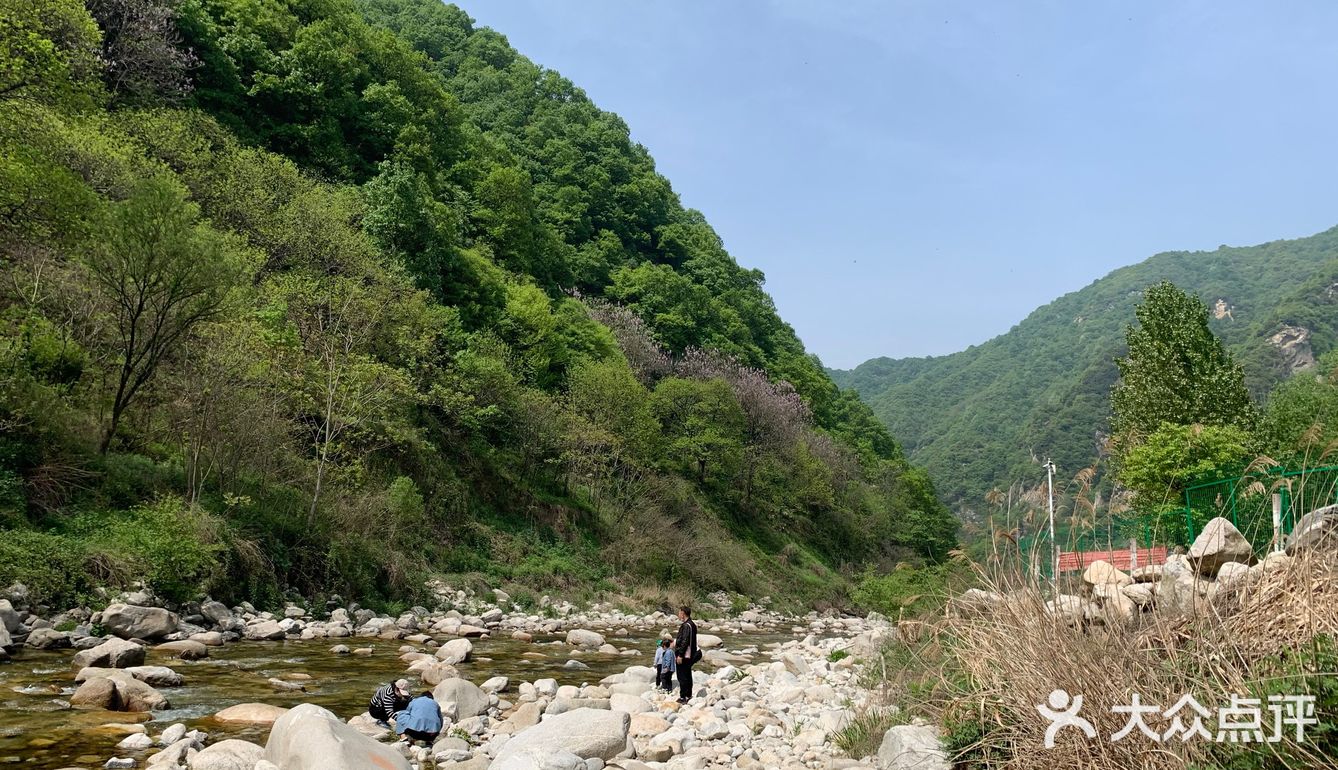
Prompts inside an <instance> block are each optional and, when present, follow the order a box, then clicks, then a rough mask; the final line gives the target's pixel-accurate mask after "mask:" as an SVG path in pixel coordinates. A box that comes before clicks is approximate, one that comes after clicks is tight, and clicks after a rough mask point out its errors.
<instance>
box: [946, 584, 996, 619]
mask: <svg viewBox="0 0 1338 770" xmlns="http://www.w3.org/2000/svg"><path fill="white" fill-rule="evenodd" d="M1003 599H1004V598H1003V594H1000V593H997V592H995V591H985V590H982V589H979V588H968V589H966V590H965V591H963V592H962V595H961V596H959V597H957V602H956V609H957V610H958V611H959V612H961V613H962V614H963V615H964V616H967V617H969V616H972V615H977V614H979V613H981V612H984V611H985V610H988V609H990V608H992V607H996V606H998V605H1000V604H1002V603H1003Z"/></svg>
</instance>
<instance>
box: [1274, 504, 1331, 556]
mask: <svg viewBox="0 0 1338 770" xmlns="http://www.w3.org/2000/svg"><path fill="white" fill-rule="evenodd" d="M1336 532H1338V505H1330V506H1326V507H1324V508H1316V509H1315V510H1313V511H1311V512H1310V513H1307V514H1306V515H1304V516H1302V517H1301V520H1300V521H1298V522H1296V527H1295V529H1293V530H1292V533H1291V534H1290V535H1288V536H1287V547H1286V551H1287V555H1288V556H1297V555H1299V554H1301V553H1304V552H1305V551H1308V550H1312V549H1315V548H1318V547H1320V546H1325V545H1332V543H1333V540H1334V537H1335V533H1336Z"/></svg>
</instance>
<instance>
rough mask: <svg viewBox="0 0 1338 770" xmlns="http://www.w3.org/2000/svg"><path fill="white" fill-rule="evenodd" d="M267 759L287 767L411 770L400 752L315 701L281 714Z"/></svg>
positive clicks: (288, 769)
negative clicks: (370, 736)
mask: <svg viewBox="0 0 1338 770" xmlns="http://www.w3.org/2000/svg"><path fill="white" fill-rule="evenodd" d="M264 758H265V760H266V761H269V762H273V763H274V764H275V765H277V766H278V767H280V768H283V770H366V768H378V770H410V767H409V761H408V760H407V759H405V758H404V757H403V756H402V755H401V754H400V753H399V752H398V751H395V750H394V749H393V748H391V747H390V746H387V745H385V744H383V743H377V742H376V741H374V740H372V739H371V738H368V737H367V736H365V735H363V734H362V733H360V732H358V731H357V730H356V729H354V728H353V727H350V726H348V725H347V724H344V723H343V722H341V721H340V720H339V718H338V717H336V716H335V715H334V714H333V713H331V712H329V711H327V710H326V709H323V708H321V707H320V706H317V705H315V704H312V703H303V704H301V705H300V706H294V707H293V708H291V709H289V710H288V713H286V714H284V715H283V716H281V717H279V719H278V720H277V721H276V722H275V723H274V726H273V727H272V728H270V733H269V740H268V741H267V742H266V743H265V757H264Z"/></svg>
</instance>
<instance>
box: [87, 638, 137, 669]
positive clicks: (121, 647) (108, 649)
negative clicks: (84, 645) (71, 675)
mask: <svg viewBox="0 0 1338 770" xmlns="http://www.w3.org/2000/svg"><path fill="white" fill-rule="evenodd" d="M71 663H72V664H73V666H74V668H75V670H80V669H85V668H88V667H89V666H97V667H98V668H130V667H131V666H142V665H144V648H143V647H140V646H139V645H138V644H135V643H134V642H127V641H125V640H124V639H108V640H107V641H105V642H103V643H102V644H99V645H98V646H96V647H90V648H88V649H87V650H80V651H79V652H76V653H75V654H74V660H73V661H71Z"/></svg>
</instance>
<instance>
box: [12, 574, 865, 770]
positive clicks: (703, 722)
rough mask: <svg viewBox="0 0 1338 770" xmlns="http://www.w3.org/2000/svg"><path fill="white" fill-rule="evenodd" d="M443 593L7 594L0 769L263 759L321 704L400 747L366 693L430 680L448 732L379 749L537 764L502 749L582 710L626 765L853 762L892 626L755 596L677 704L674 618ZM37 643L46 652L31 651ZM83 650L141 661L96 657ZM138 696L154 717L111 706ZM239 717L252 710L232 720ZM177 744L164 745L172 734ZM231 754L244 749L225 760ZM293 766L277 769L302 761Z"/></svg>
mask: <svg viewBox="0 0 1338 770" xmlns="http://www.w3.org/2000/svg"><path fill="white" fill-rule="evenodd" d="M441 588H442V589H443V590H441V591H439V595H441V596H443V607H442V608H439V609H436V610H432V611H429V610H427V609H425V608H415V609H414V610H411V611H408V612H406V613H403V614H401V615H399V616H397V617H394V618H391V617H389V616H385V615H376V614H375V613H371V612H369V611H367V610H358V609H356V608H355V609H354V610H353V611H352V612H350V611H349V610H348V608H345V607H335V608H333V609H332V610H331V611H329V612H328V614H326V616H325V617H319V618H318V617H313V616H312V615H313V614H314V613H312V612H311V611H310V610H308V609H307V608H302V607H289V608H285V610H284V611H283V612H279V613H266V612H256V611H254V608H250V607H247V606H239V607H236V608H226V607H222V605H217V603H213V604H210V603H205V604H202V605H200V607H199V608H198V611H194V612H192V611H191V610H196V609H197V608H195V607H191V606H186V607H182V608H179V609H180V610H181V612H180V613H172V612H170V611H168V610H166V609H165V608H158V607H152V606H146V605H147V604H152V603H153V602H152V601H146V604H125V603H122V602H118V603H114V604H112V605H110V606H109V607H108V608H107V609H106V610H104V611H103V612H102V613H97V614H94V613H90V614H89V616H88V618H87V621H86V622H85V623H83V624H76V625H75V626H74V627H73V628H68V627H69V619H68V613H59V614H54V615H50V616H49V617H42V616H41V615H38V614H36V613H34V612H31V611H28V610H26V609H13V608H12V606H6V605H3V604H0V619H4V620H5V623H6V624H7V626H6V627H8V625H13V626H15V628H14V630H13V631H12V632H11V633H10V637H11V638H10V639H9V640H8V641H9V646H8V649H9V650H10V651H11V653H12V655H13V660H12V661H11V662H10V663H9V664H8V665H5V666H0V688H3V690H2V691H3V693H4V694H3V696H0V697H2V698H3V701H0V710H2V711H0V761H3V762H17V763H22V764H23V766H25V767H30V768H34V770H56V769H57V768H67V767H85V768H92V767H102V766H106V764H107V763H108V762H113V760H120V761H121V762H120V764H119V766H124V767H146V766H147V767H156V768H163V767H169V768H170V767H188V768H195V769H196V770H198V768H200V767H204V768H233V767H236V768H244V770H251V768H253V767H255V761H254V760H252V759H251V758H250V757H251V754H253V753H254V752H255V751H264V750H265V748H264V747H265V746H266V745H267V744H273V743H275V739H274V736H272V735H271V732H272V731H273V730H272V728H271V726H270V724H268V722H269V721H272V720H273V719H274V718H275V717H276V716H278V715H280V714H283V713H285V711H284V710H285V709H292V708H293V707H296V706H299V705H301V704H310V705H306V706H303V707H302V708H303V711H300V712H296V713H297V714H298V715H299V716H303V715H305V716H306V717H310V714H307V712H313V711H314V712H317V713H320V714H321V716H322V718H323V717H324V715H325V714H329V715H333V717H335V718H337V719H338V720H339V724H340V725H341V726H342V727H344V728H345V729H347V728H348V725H350V724H351V725H352V727H353V730H350V731H349V732H354V733H355V734H358V735H359V736H363V735H366V736H367V737H368V739H369V740H374V739H381V740H388V739H389V736H388V735H384V734H382V733H384V731H379V730H376V729H374V726H372V725H370V724H369V723H368V721H367V720H366V718H365V717H360V715H361V714H362V713H363V712H364V711H365V708H366V701H367V698H368V697H369V695H370V693H371V692H372V690H374V689H375V688H376V687H377V686H379V685H380V684H383V683H385V682H387V681H390V680H393V679H395V678H397V677H399V676H406V677H408V678H409V679H410V680H411V682H413V685H414V687H415V688H419V687H420V684H421V687H422V689H432V690H433V691H434V695H435V696H436V698H437V700H438V701H439V702H440V703H441V704H442V706H443V711H444V712H445V713H446V714H447V715H448V717H449V718H450V720H451V724H450V725H448V727H447V728H446V729H445V730H444V731H443V737H442V738H440V739H439V740H438V741H437V743H436V744H434V745H433V746H431V747H419V748H417V749H413V750H410V749H409V748H407V747H405V746H404V745H402V744H401V745H398V746H395V747H391V746H390V745H389V744H386V748H387V750H389V751H391V752H392V753H393V754H394V755H395V756H396V757H399V758H400V759H401V761H403V762H404V763H405V764H404V766H405V767H417V768H421V769H423V770H426V769H427V768H449V767H457V766H467V767H470V768H479V769H481V768H485V767H489V766H490V765H492V764H493V763H495V762H497V761H499V759H500V760H506V762H507V763H508V764H507V766H508V767H523V766H527V765H525V764H524V761H528V760H523V761H522V760H517V759H515V758H510V759H508V758H507V756H505V755H503V753H502V751H503V749H504V748H505V746H506V744H507V743H508V742H511V741H512V740H515V739H517V738H518V737H519V736H522V735H531V731H533V730H536V729H538V728H539V726H540V725H546V724H549V723H550V722H552V720H553V718H554V717H556V716H559V715H565V714H574V715H575V716H564V717H563V718H564V719H565V720H567V721H569V722H571V721H573V720H574V721H577V722H580V723H581V724H582V725H587V726H588V725H599V724H603V725H604V726H605V727H606V728H609V729H611V730H612V732H618V733H620V734H622V741H621V743H620V744H619V746H618V750H617V751H616V752H609V751H607V750H606V749H608V748H609V746H611V744H612V739H608V740H606V741H605V742H604V748H602V749H600V750H599V751H595V752H594V754H592V755H591V756H582V757H580V759H581V760H582V761H585V760H595V759H598V760H599V761H600V762H605V761H607V762H609V763H610V764H613V763H615V762H617V761H622V762H624V765H623V766H624V767H628V768H630V767H632V766H631V765H630V764H626V763H631V762H647V763H651V764H650V766H651V767H654V766H656V764H655V763H668V764H672V766H674V767H679V766H684V767H705V766H708V765H712V764H716V765H719V764H725V765H735V766H758V767H763V766H767V767H770V766H777V767H780V766H787V767H800V766H803V767H844V766H847V765H853V764H855V763H854V762H853V761H852V760H846V759H843V758H840V757H839V752H838V751H837V750H836V749H835V746H834V744H833V743H832V736H833V735H834V733H835V732H836V731H837V730H839V729H841V727H843V726H844V724H845V723H846V722H847V721H848V720H849V719H850V717H851V716H852V715H853V713H854V712H855V710H857V709H858V708H859V707H860V705H861V704H862V703H863V700H864V699H865V697H866V694H865V693H862V692H861V691H860V689H859V687H858V685H857V684H856V676H855V660H856V659H857V657H858V653H860V652H862V651H863V648H869V649H872V647H871V645H872V644H873V643H874V640H875V639H876V638H878V637H879V636H881V635H884V634H886V633H888V631H887V627H886V625H885V624H884V623H883V622H882V621H881V620H879V619H877V618H876V617H875V618H874V619H873V620H866V619H860V618H842V617H838V616H836V615H835V614H832V613H829V614H826V615H818V614H816V613H810V614H809V615H807V616H802V617H786V616H782V615H780V614H778V613H773V612H768V611H765V610H763V609H761V608H756V607H754V608H749V609H746V610H743V611H741V612H739V613H738V614H736V615H733V616H729V617H720V618H716V619H711V620H705V621H702V623H701V629H702V635H701V641H702V645H703V647H704V648H705V655H706V657H705V659H704V660H703V662H702V663H701V664H699V665H698V667H697V683H698V686H697V688H696V692H695V695H696V697H695V698H694V699H693V700H692V701H691V702H690V703H689V704H688V705H687V706H685V707H681V708H680V707H679V706H678V704H677V703H674V702H673V699H672V698H669V697H666V696H664V695H662V694H659V693H657V692H655V691H654V690H653V688H652V687H651V684H650V680H651V677H652V674H651V670H650V669H649V668H648V664H649V663H650V661H651V653H652V649H653V646H654V644H655V642H656V640H657V639H658V638H659V637H660V636H661V635H662V634H666V633H670V632H672V631H673V630H674V628H676V626H677V621H676V619H674V618H672V617H670V616H669V615H667V614H665V613H663V612H659V611H656V612H650V613H645V614H635V613H630V612H627V611H625V610H620V609H616V608H612V607H609V606H606V605H592V606H591V607H588V608H577V607H574V606H572V605H570V604H567V603H563V602H547V606H546V607H544V608H543V609H542V610H541V612H539V613H535V612H527V611H525V610H522V609H521V608H519V607H518V606H516V605H514V604H512V603H510V602H509V601H508V599H509V597H506V596H505V595H504V594H500V592H499V593H495V594H493V595H492V596H490V597H487V598H486V599H485V598H483V597H478V596H472V595H468V593H467V592H458V591H450V590H446V589H445V587H441ZM119 598H121V599H131V600H149V599H151V598H150V597H145V596H123V597H119ZM447 607H449V608H447ZM323 614H324V613H323ZM62 615H64V616H65V617H64V618H62ZM16 621H17V622H16ZM53 621H55V622H53ZM201 621H202V622H201ZM173 623H175V627H173ZM57 628H68V630H56V629H57ZM93 631H105V632H110V633H106V634H105V635H104V634H98V635H94V634H93V633H92V632H93ZM123 637H128V638H130V639H132V640H134V641H125V640H123ZM136 637H138V638H136ZM146 637H147V638H146ZM29 640H31V641H35V642H36V643H37V645H38V646H41V647H44V648H45V649H34V648H33V647H30V646H26V645H20V644H19V642H20V641H29ZM66 644H68V647H66ZM126 645H130V646H133V647H134V648H135V649H133V650H130V649H128V648H127V647H126ZM107 647H111V648H115V649H125V650H127V654H126V657H125V659H124V660H117V661H113V658H116V654H110V653H108V654H104V651H100V650H104V648H107ZM137 653H142V654H137ZM79 656H82V658H80V659H79V660H78V661H77V662H76V658H77V657H79ZM90 661H91V662H96V663H99V664H110V663H114V662H119V663H125V664H131V663H133V664H135V665H133V666H131V665H123V666H121V667H120V668H112V667H111V666H107V665H100V666H94V667H91V668H90V667H88V666H85V665H84V664H85V663H89V662H90ZM145 664H147V665H145ZM76 678H80V679H83V680H84V682H82V683H80V682H77V681H76ZM99 679H102V680H109V681H110V684H107V683H98V682H97V680H99ZM127 679H134V680H135V681H134V682H133V683H126V682H125V681H124V680H127ZM122 689H125V690H126V691H127V693H136V694H137V695H135V697H122V698H119V700H116V701H108V700H104V701H102V702H97V701H96V699H95V698H94V699H93V700H90V694H89V693H88V692H86V691H88V690H94V691H97V692H116V693H120V691H121V690H122ZM144 690H152V691H153V693H154V695H150V694H147V693H145V692H144ZM97 692H94V693H92V695H93V696H96V695H97ZM145 704H147V705H148V706H150V707H151V708H150V710H148V711H111V710H108V708H107V707H109V706H110V707H112V708H117V709H121V708H139V707H142V706H144V705H145ZM246 704H263V706H254V707H252V706H247V705H246ZM79 705H84V706H86V707H87V708H79V707H78V706H79ZM238 706H241V707H242V708H236V707H238ZM229 709H231V713H232V714H237V713H238V712H247V711H248V710H249V711H250V712H252V713H251V714H249V715H245V714H244V720H243V721H221V720H220V718H219V716H220V712H223V716H224V717H225V718H226V717H227V716H228V710H229ZM287 713H294V712H287ZM616 715H625V719H624V718H623V716H616ZM256 719H259V721H254V720H256ZM609 720H613V721H612V722H610V721H609ZM299 721H302V720H299ZM307 721H309V719H307ZM624 723H625V725H624ZM177 725H180V727H177ZM281 725H282V723H281ZM610 725H611V727H610ZM624 726H625V729H623V728H624ZM312 729H313V728H311V727H310V726H307V727H306V728H304V730H305V731H306V732H308V733H309V732H310V731H311V730H312ZM549 729H552V728H549ZM357 730H362V731H363V732H362V733H356V731H357ZM318 732H319V731H318ZM564 732H569V731H564ZM579 732H580V731H579V730H577V731H576V733H579ZM164 737H165V738H167V739H169V740H167V741H166V742H167V743H168V744H169V745H167V746H163V745H160V744H161V743H163V742H164V741H163V738H164ZM605 737H606V738H607V737H608V736H607V735H606V736H605ZM527 740H528V739H527ZM224 741H227V742H228V743H227V744H224V743H223V742H224ZM303 745H305V746H307V748H306V749H304V751H310V750H311V747H310V745H308V744H303ZM213 746H219V747H220V748H218V749H215V748H209V747H213ZM576 748H578V749H582V752H578V753H590V751H592V749H590V747H589V746H585V747H581V746H578V747H576ZM200 749H207V751H204V752H203V753H198V754H197V753H196V752H199V751H200ZM224 752H233V753H234V754H235V753H236V752H241V754H236V755H235V756H233V755H231V754H230V758H229V759H228V760H227V761H226V762H224V761H223V760H222V759H219V757H220V756H221V754H222V753H224ZM559 753H560V752H559ZM596 754H608V756H598V757H596V756H595V755H596ZM575 755H576V754H572V756H575ZM527 756H528V755H527ZM256 758H258V755H257V756H256ZM287 760H288V761H287V763H286V764H285V763H283V762H281V763H279V764H278V766H279V767H281V768H285V769H286V768H288V767H294V768H296V767H300V766H302V765H301V764H293V762H294V761H298V760H294V759H292V758H291V757H289V758H287ZM536 761H537V760H536ZM132 762H133V764H130V763H132ZM516 762H521V764H519V765H517V764H514V763H516ZM685 763H686V764H685ZM112 766H118V765H117V763H116V762H113V765H112ZM319 766H320V767H323V768H326V767H332V765H328V764H327V765H319ZM535 766H536V767H537V766H541V765H535ZM542 766H545V767H546V766H549V765H542Z"/></svg>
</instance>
